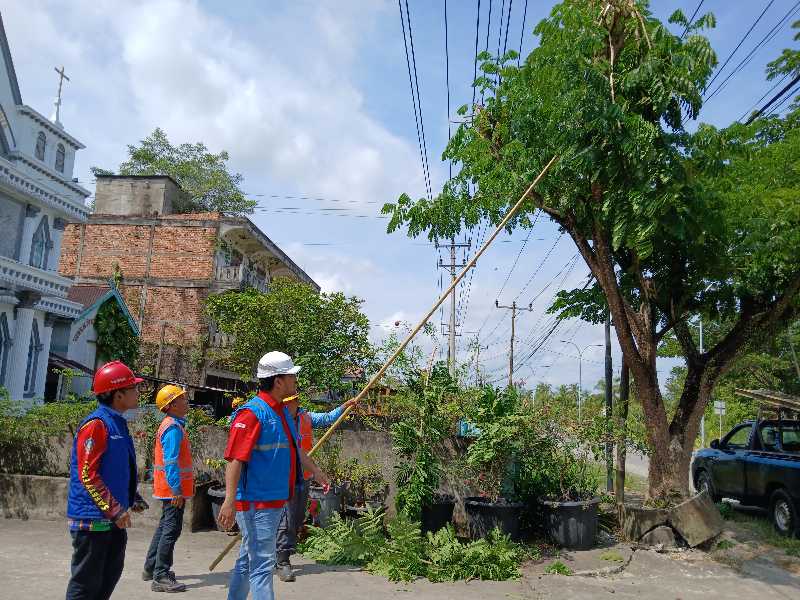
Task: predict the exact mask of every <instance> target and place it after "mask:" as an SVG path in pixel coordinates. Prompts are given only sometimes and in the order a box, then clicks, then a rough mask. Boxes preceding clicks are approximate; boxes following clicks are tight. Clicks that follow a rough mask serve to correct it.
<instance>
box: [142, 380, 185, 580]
mask: <svg viewBox="0 0 800 600" xmlns="http://www.w3.org/2000/svg"><path fill="white" fill-rule="evenodd" d="M156 406H157V407H158V409H159V410H160V411H161V412H163V413H166V414H165V415H164V418H163V419H162V420H161V424H160V425H159V427H158V431H157V432H156V439H155V450H154V459H153V496H154V497H155V498H158V499H159V500H161V504H162V512H161V520H160V521H159V523H158V528H157V529H156V531H155V534H154V535H153V540H152V542H150V549H149V550H148V551H147V559H146V560H145V563H144V571H143V572H142V579H144V580H145V581H150V580H152V582H153V583H152V584H151V589H152V591H154V592H170V593H172V592H183V591H185V590H186V586H185V585H184V584H183V583H180V582H178V581H176V579H175V573H174V572H173V571H172V561H173V552H174V550H175V543H176V542H177V541H178V538H179V537H180V535H181V530H182V529H183V511H184V508H185V506H186V500H187V498H191V497H192V496H194V473H193V471H192V448H191V446H190V444H189V437H188V435H187V434H186V415H187V414H188V413H189V400H188V398H187V396H186V390H185V389H183V388H182V387H180V386H177V385H172V384H169V385H165V386H164V387H163V388H161V389H160V390H159V392H158V394H157V396H156Z"/></svg>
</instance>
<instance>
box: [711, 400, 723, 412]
mask: <svg viewBox="0 0 800 600" xmlns="http://www.w3.org/2000/svg"><path fill="white" fill-rule="evenodd" d="M714 408H717V409H720V408H721V409H722V410H725V401H724V400H714Z"/></svg>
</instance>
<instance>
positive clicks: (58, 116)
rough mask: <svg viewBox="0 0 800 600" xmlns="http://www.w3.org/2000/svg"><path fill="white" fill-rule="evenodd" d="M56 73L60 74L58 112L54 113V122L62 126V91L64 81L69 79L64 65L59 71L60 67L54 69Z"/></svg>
mask: <svg viewBox="0 0 800 600" xmlns="http://www.w3.org/2000/svg"><path fill="white" fill-rule="evenodd" d="M54 70H55V72H56V73H58V95H57V96H56V101H55V107H56V110H55V112H54V113H53V117H52V121H53V122H54V123H55V124H56V125H59V126H60V125H61V89H62V87H63V86H64V80H65V79H66V80H67V81H69V80H70V79H69V77H67V75H66V73H65V72H64V66H63V65H62V66H61V68H60V69H59V68H58V67H55V68H54Z"/></svg>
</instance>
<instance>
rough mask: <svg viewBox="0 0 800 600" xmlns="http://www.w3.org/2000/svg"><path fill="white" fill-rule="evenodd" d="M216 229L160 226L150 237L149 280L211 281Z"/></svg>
mask: <svg viewBox="0 0 800 600" xmlns="http://www.w3.org/2000/svg"><path fill="white" fill-rule="evenodd" d="M216 234H217V232H216V229H214V228H211V227H185V226H184V227H180V226H172V225H159V227H158V228H157V230H156V236H155V237H154V238H153V253H152V257H151V259H150V272H149V275H150V277H157V278H171V279H172V278H174V279H211V277H212V275H213V269H214V244H215V243H216V239H217V235H216Z"/></svg>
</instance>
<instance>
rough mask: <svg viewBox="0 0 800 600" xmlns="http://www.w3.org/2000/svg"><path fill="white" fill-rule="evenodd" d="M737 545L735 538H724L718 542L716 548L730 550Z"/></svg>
mask: <svg viewBox="0 0 800 600" xmlns="http://www.w3.org/2000/svg"><path fill="white" fill-rule="evenodd" d="M735 545H736V542H734V541H733V540H722V541H720V542H719V543H718V544H717V546H716V548H715V549H716V550H730V549H731V548H733V547H734V546H735Z"/></svg>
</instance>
